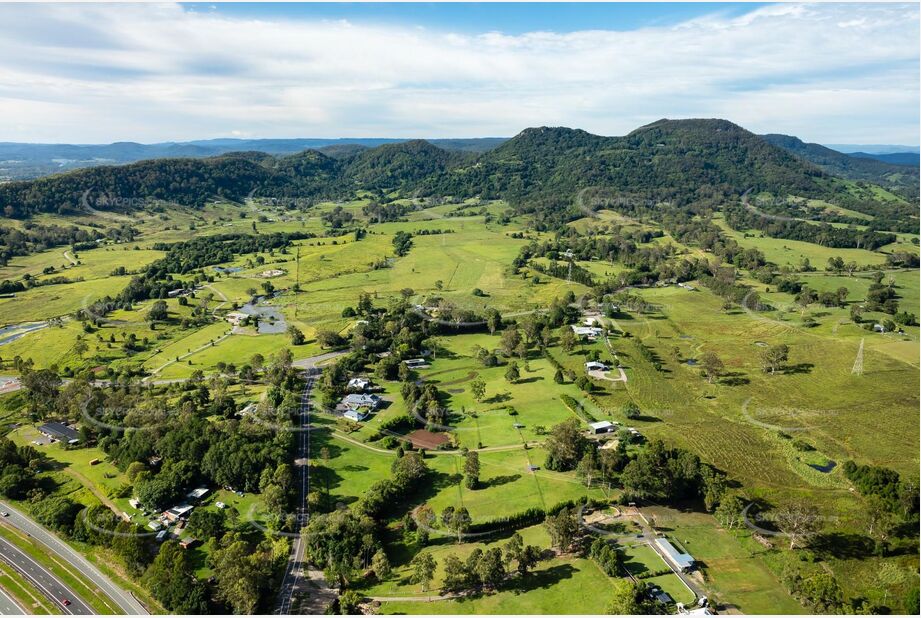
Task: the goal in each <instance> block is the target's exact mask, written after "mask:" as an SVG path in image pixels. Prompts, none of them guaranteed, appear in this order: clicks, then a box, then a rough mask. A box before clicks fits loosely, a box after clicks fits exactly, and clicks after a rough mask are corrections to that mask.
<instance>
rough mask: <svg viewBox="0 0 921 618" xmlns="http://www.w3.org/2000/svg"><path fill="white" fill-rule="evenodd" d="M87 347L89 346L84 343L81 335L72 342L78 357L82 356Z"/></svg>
mask: <svg viewBox="0 0 921 618" xmlns="http://www.w3.org/2000/svg"><path fill="white" fill-rule="evenodd" d="M89 349H90V347H89V346H88V345H87V344H86V341H84V340H83V338H82V337H81V338H79V339H77V341H75V342H74V354H76V355H77V356H79V357H80V358H83V355H84V354H86V352H87V350H89Z"/></svg>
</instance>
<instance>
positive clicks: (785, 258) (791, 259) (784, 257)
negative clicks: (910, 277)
mask: <svg viewBox="0 0 921 618" xmlns="http://www.w3.org/2000/svg"><path fill="white" fill-rule="evenodd" d="M713 220H714V222H715V223H716V224H717V225H719V226H720V227H721V228H722V229H723V231H724V232H725V233H726V235H727V236H729V237H730V238H732V239H733V240H735V241H736V242H737V243H739V244H740V245H742V246H743V247H745V248H746V249H747V248H750V247H751V248H755V249H758V250H759V251H761V252H762V253H764V257H766V258H767V259H768V261H770V262H774V263H775V264H777V265H779V266H783V265H785V264H788V265H790V266H797V265H798V264H799V262H800V260H801V259H802V258H804V257H805V258H809V261H810V262H811V263H812V265H813V266H815V267H816V268H824V267H825V263H826V262H827V261H828V258H830V257H837V256H840V257H841V258H842V259H843V260H844V261H845V262H850V261H852V260H853V261H854V262H857V264H858V265H860V266H865V265H878V264H884V263H885V261H886V256H884V255H882V254H880V253H877V252H875V251H867V250H866V249H838V248H832V247H823V246H821V245H816V244H813V243H809V242H804V241H801V240H787V239H782V238H771V237H769V236H764V235H763V234H762V232H760V231H758V230H749V231H748V232H747V234H743V233H742V232H737V231H735V230H733V229H732V228H731V227H729V226H728V225H727V224H726V222H725V221H724V220H723V219H722V218H720V217H718V216H715V217H714V218H713Z"/></svg>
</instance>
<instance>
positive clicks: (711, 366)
mask: <svg viewBox="0 0 921 618" xmlns="http://www.w3.org/2000/svg"><path fill="white" fill-rule="evenodd" d="M700 368H701V371H703V373H704V375H705V376H707V383H708V384H712V383H713V378H718V377H719V376H720V375H722V373H723V369H724V366H723V361H721V360H720V357H719V356H717V355H716V354H715V353H714V352H710V351H707V352H704V353H703V354H702V355H701V357H700Z"/></svg>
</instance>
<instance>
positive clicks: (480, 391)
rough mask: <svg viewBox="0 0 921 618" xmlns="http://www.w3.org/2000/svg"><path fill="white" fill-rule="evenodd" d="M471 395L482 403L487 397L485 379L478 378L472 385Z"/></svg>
mask: <svg viewBox="0 0 921 618" xmlns="http://www.w3.org/2000/svg"><path fill="white" fill-rule="evenodd" d="M470 393H471V394H472V395H473V398H474V399H476V400H477V402H482V401H483V398H484V397H485V396H486V382H485V381H484V380H483V378H480V377H477V378H476V379H474V380H473V381H472V382H471V383H470Z"/></svg>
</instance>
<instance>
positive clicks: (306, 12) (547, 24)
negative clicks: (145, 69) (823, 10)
mask: <svg viewBox="0 0 921 618" xmlns="http://www.w3.org/2000/svg"><path fill="white" fill-rule="evenodd" d="M184 6H186V7H189V8H190V9H192V10H196V11H202V12H215V13H220V14H222V15H227V16H231V17H244V18H268V19H298V20H306V21H309V20H315V19H333V20H338V19H347V20H349V21H354V22H355V23H365V24H388V25H398V24H413V25H423V26H425V27H427V28H432V29H439V30H451V31H456V32H466V33H468V34H473V33H479V32H488V31H490V30H498V31H501V32H504V33H506V34H523V33H526V32H534V31H539V30H545V31H554V32H575V31H579V30H592V29H601V30H614V31H618V30H619V31H624V30H635V29H637V28H647V27H657V26H668V25H675V24H678V23H681V22H683V21H686V20H688V19H691V18H694V17H700V16H702V15H713V14H723V15H727V16H732V15H741V14H744V13H747V12H749V11H752V10H754V9H757V8H758V7H760V6H764V4H759V3H717V2H663V3H644V2H625V3H620V4H615V3H602V2H573V3H570V4H563V3H549V2H548V3H529V4H526V5H523V4H521V3H517V2H492V3H490V2H475V3H459V2H443V3H439V2H414V3H409V4H407V3H388V2H381V3H351V2H347V3H335V2H320V3H315V4H291V3H285V2H270V3H262V4H254V3H227V4H213V3H188V4H185V5H184Z"/></svg>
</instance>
